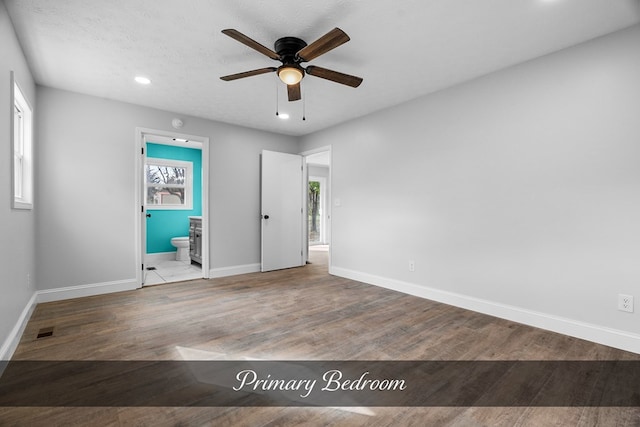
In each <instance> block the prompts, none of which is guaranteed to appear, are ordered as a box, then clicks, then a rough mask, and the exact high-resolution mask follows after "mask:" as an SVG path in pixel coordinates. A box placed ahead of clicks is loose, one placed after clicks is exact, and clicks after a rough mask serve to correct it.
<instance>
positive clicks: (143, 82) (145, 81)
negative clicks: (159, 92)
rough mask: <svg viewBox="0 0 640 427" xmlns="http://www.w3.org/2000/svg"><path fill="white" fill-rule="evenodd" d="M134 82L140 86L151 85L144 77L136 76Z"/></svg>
mask: <svg viewBox="0 0 640 427" xmlns="http://www.w3.org/2000/svg"><path fill="white" fill-rule="evenodd" d="M135 80H136V81H137V82H138V83H140V84H141V85H148V84H150V83H151V80H149V78H147V77H144V76H136V78H135Z"/></svg>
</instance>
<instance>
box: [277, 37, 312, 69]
mask: <svg viewBox="0 0 640 427" xmlns="http://www.w3.org/2000/svg"><path fill="white" fill-rule="evenodd" d="M306 45H307V43H306V42H305V41H304V40H302V39H299V38H297V37H282V38H280V39H278V40H276V42H275V44H274V48H275V51H276V53H277V54H278V55H280V60H281V61H282V63H283V64H285V65H292V64H299V63H300V62H301V61H300V58H296V53H298V52H299V51H300V49H302V48H303V47H305V46H306Z"/></svg>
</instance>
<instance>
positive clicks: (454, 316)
mask: <svg viewBox="0 0 640 427" xmlns="http://www.w3.org/2000/svg"><path fill="white" fill-rule="evenodd" d="M311 255H312V259H311V261H312V264H310V265H307V266H305V267H302V268H297V269H289V270H281V271H275V272H268V273H253V274H246V275H240V276H232V277H226V278H218V279H211V280H194V281H189V282H180V283H173V284H166V285H161V286H153V287H148V288H143V289H141V290H136V291H128V292H120V293H115V294H108V295H100V296H94V297H86V298H78V299H72V300H66V301H59V302H51V303H43V304H38V306H37V307H36V309H35V311H34V313H33V315H32V317H31V319H30V320H29V322H28V324H27V326H26V328H25V332H24V334H23V336H22V338H21V341H20V344H19V346H18V348H17V350H16V352H15V354H14V357H13V360H115V361H122V360H179V359H180V358H181V357H182V354H183V353H181V352H184V351H185V349H187V350H189V351H192V352H201V354H211V355H217V354H218V355H225V356H227V357H229V358H234V357H249V358H256V359H265V360H638V359H640V356H639V355H636V354H633V353H628V352H624V351H621V350H616V349H612V348H609V347H606V346H601V345H597V344H594V343H590V342H587V341H583V340H579V339H576V338H572V337H567V336H564V335H560V334H555V333H552V332H547V331H543V330H540V329H536V328H532V327H529V326H525V325H521V324H517V323H514V322H509V321H506V320H502V319H497V318H494V317H491V316H486V315H482V314H478V313H474V312H471V311H467V310H463V309H459V308H456V307H451V306H447V305H444V304H439V303H435V302H433V301H428V300H424V299H421V298H417V297H413V296H409V295H404V294H400V293H398V292H394V291H391V290H387V289H383V288H378V287H374V286H370V285H366V284H363V283H359V282H355V281H351V280H347V279H343V278H339V277H334V276H330V275H329V274H328V273H327V263H326V252H325V253H322V252H311ZM45 327H53V328H54V334H53V336H51V337H47V338H40V339H36V336H37V333H38V331H39V330H40V329H42V328H45ZM369 410H370V413H362V412H357V411H356V410H354V409H353V408H343V409H337V408H271V407H265V408H225V407H222V408H145V407H134V408H0V425H16V426H21V425H29V426H38V425H42V426H45V425H46V426H51V425H104V426H110V425H113V426H116V425H118V426H121V425H143V426H144V425H153V426H164V425H166V426H176V425H180V426H183V425H184V426H189V425H194V426H196V425H197V426H201V425H212V426H213V425H215V426H224V425H229V426H242V425H246V426H279V425H283V426H290V425H337V426H352V425H366V426H389V425H403V426H409V425H416V426H424V425H434V426H500V425H504V426H514V425H519V426H529V425H531V426H538V425H545V426H546V425H584V426H594V425H595V426H597V425H620V426H638V425H640V409H639V408H539V407H524V408H521V407H513V408H511V407H507V408H485V407H471V408H465V407H462V408H461V407H447V408H437V407H435V408H369Z"/></svg>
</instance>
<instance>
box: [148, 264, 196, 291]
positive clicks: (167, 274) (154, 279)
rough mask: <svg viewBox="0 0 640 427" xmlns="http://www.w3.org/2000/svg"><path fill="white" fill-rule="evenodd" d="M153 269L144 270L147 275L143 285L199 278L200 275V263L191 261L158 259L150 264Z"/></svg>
mask: <svg viewBox="0 0 640 427" xmlns="http://www.w3.org/2000/svg"><path fill="white" fill-rule="evenodd" d="M149 267H155V270H146V271H145V273H146V274H147V277H146V279H145V281H144V285H145V286H150V285H161V284H163V283H169V282H180V281H183V280H191V279H199V278H201V277H202V267H201V266H200V264H192V263H191V261H176V260H171V261H160V262H157V263H155V264H151V265H150V266H149Z"/></svg>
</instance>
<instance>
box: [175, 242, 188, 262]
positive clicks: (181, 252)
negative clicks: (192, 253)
mask: <svg viewBox="0 0 640 427" xmlns="http://www.w3.org/2000/svg"><path fill="white" fill-rule="evenodd" d="M171 244H172V245H173V247H175V248H178V251H177V252H176V261H189V260H190V257H189V236H186V237H174V238H173V239H171Z"/></svg>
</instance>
